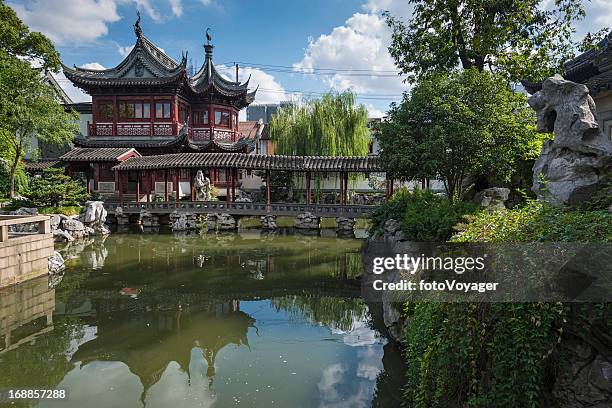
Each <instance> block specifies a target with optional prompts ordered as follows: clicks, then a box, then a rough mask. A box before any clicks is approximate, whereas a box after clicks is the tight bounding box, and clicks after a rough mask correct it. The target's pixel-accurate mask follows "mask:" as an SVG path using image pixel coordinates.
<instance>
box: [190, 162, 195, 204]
mask: <svg viewBox="0 0 612 408" xmlns="http://www.w3.org/2000/svg"><path fill="white" fill-rule="evenodd" d="M193 178H194V176H193V169H191V170H189V190H190V191H191V201H195V189H194V188H193Z"/></svg>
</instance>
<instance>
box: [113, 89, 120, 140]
mask: <svg viewBox="0 0 612 408" xmlns="http://www.w3.org/2000/svg"><path fill="white" fill-rule="evenodd" d="M117 122H119V102H118V99H117V97H116V96H115V98H114V99H113V135H114V136H117Z"/></svg>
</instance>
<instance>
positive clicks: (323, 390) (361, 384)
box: [317, 364, 374, 408]
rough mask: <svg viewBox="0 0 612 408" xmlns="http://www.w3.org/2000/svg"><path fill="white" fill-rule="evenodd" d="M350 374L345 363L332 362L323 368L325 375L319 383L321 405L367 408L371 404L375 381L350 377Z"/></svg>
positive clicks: (339, 407) (338, 407)
mask: <svg viewBox="0 0 612 408" xmlns="http://www.w3.org/2000/svg"><path fill="white" fill-rule="evenodd" d="M348 374H349V370H348V369H347V368H346V366H345V365H343V364H331V365H329V366H327V367H326V368H324V369H323V376H322V378H321V381H319V384H317V386H318V388H319V392H320V403H319V406H320V407H337V408H345V407H346V408H354V407H364V408H366V407H369V406H370V403H371V399H372V394H373V391H374V383H373V382H372V381H369V380H367V381H366V380H363V379H359V378H357V379H354V378H349V375H348ZM355 387H357V389H355Z"/></svg>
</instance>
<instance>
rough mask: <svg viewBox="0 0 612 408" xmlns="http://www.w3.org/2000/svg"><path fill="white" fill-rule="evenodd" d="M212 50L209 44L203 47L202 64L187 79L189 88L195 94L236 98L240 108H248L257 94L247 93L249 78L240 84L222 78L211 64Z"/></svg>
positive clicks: (254, 92) (255, 91)
mask: <svg viewBox="0 0 612 408" xmlns="http://www.w3.org/2000/svg"><path fill="white" fill-rule="evenodd" d="M213 48H214V47H213V46H212V45H211V44H206V45H205V46H204V49H205V54H206V58H205V60H204V64H203V65H202V67H201V68H200V69H199V70H198V72H197V73H196V74H195V75H194V76H193V77H191V78H189V87H190V88H191V90H192V91H193V92H195V93H197V94H201V93H205V92H210V91H213V92H216V93H218V94H220V95H223V96H227V97H233V98H237V99H239V101H240V102H241V105H243V106H242V107H244V106H248V105H249V104H250V103H251V102H253V101H254V100H255V94H256V93H257V89H256V90H254V91H253V92H249V91H248V86H249V81H250V80H251V77H250V76H249V79H247V81H246V82H244V83H242V84H241V83H240V82H233V81H230V80H228V79H226V78H224V77H223V76H222V75H221V74H220V73H219V71H217V69H216V68H215V65H214V64H213V62H212V50H213Z"/></svg>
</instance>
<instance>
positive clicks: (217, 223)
mask: <svg viewBox="0 0 612 408" xmlns="http://www.w3.org/2000/svg"><path fill="white" fill-rule="evenodd" d="M206 223H207V225H208V230H209V231H231V230H234V229H236V225H237V224H236V220H235V219H234V217H232V216H231V215H230V214H226V213H215V214H208V218H207V220H206Z"/></svg>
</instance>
